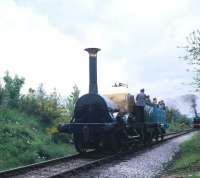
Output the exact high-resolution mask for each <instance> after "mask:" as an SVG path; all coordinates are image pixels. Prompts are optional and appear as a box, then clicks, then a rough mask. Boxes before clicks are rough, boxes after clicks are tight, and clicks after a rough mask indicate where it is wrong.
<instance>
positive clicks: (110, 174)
mask: <svg viewBox="0 0 200 178" xmlns="http://www.w3.org/2000/svg"><path fill="white" fill-rule="evenodd" d="M194 134H195V133H194V132H193V133H190V134H187V135H184V136H181V137H178V138H175V139H173V140H170V141H167V142H166V143H164V144H161V145H159V146H156V147H155V148H152V149H149V150H148V151H145V152H143V153H139V154H136V155H133V156H127V157H124V158H123V159H122V160H120V161H119V160H118V161H115V162H113V163H109V164H105V165H103V166H100V167H98V168H93V169H91V170H89V171H87V172H82V173H80V174H78V175H76V176H73V178H100V177H101V178H152V177H160V176H161V175H162V172H163V171H164V170H165V168H166V165H167V163H168V162H170V161H171V160H172V159H173V157H174V156H175V155H176V153H178V152H179V150H180V144H181V143H183V142H184V141H186V140H188V139H190V138H191V137H192V136H193V135H194Z"/></svg>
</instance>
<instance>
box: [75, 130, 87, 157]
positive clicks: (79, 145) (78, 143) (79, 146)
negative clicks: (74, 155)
mask: <svg viewBox="0 0 200 178" xmlns="http://www.w3.org/2000/svg"><path fill="white" fill-rule="evenodd" d="M74 145H75V148H76V150H77V151H78V152H79V153H81V154H85V153H86V152H87V149H86V148H85V144H84V142H83V137H82V136H81V134H78V133H76V134H74Z"/></svg>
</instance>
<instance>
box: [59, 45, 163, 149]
mask: <svg viewBox="0 0 200 178" xmlns="http://www.w3.org/2000/svg"><path fill="white" fill-rule="evenodd" d="M85 50H86V51H87V52H88V53H89V70H90V71H89V93H88V94H86V95H83V96H82V97H80V98H79V99H78V101H77V103H76V105H75V111H74V116H73V118H72V120H71V122H70V123H69V124H64V125H61V126H60V127H59V131H60V132H66V133H72V134H73V139H74V144H75V148H76V149H77V151H78V152H80V153H84V152H87V151H88V150H91V149H94V150H99V151H103V150H109V151H114V152H118V151H121V150H123V149H127V148H130V147H131V148H132V147H134V146H136V145H137V144H139V143H144V144H147V143H151V142H152V140H153V139H156V140H158V139H163V136H164V133H165V129H166V127H167V123H166V120H167V119H166V112H165V110H163V109H160V108H158V107H156V106H154V105H146V106H145V121H144V122H140V121H139V120H137V119H136V117H135V116H136V109H135V108H136V107H135V101H134V96H133V95H131V94H129V93H117V94H111V95H104V96H101V95H99V94H98V87H97V52H98V51H99V50H100V49H98V48H87V49H85Z"/></svg>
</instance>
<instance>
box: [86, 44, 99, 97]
mask: <svg viewBox="0 0 200 178" xmlns="http://www.w3.org/2000/svg"><path fill="white" fill-rule="evenodd" d="M85 51H87V52H88V53H89V93H94V94H98V86H97V52H98V51H100V49H99V48H86V49H85Z"/></svg>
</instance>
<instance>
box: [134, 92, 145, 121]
mask: <svg viewBox="0 0 200 178" xmlns="http://www.w3.org/2000/svg"><path fill="white" fill-rule="evenodd" d="M145 100H146V96H145V93H144V89H141V90H140V93H139V94H137V96H136V121H138V122H144V107H145V104H146V102H145Z"/></svg>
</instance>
